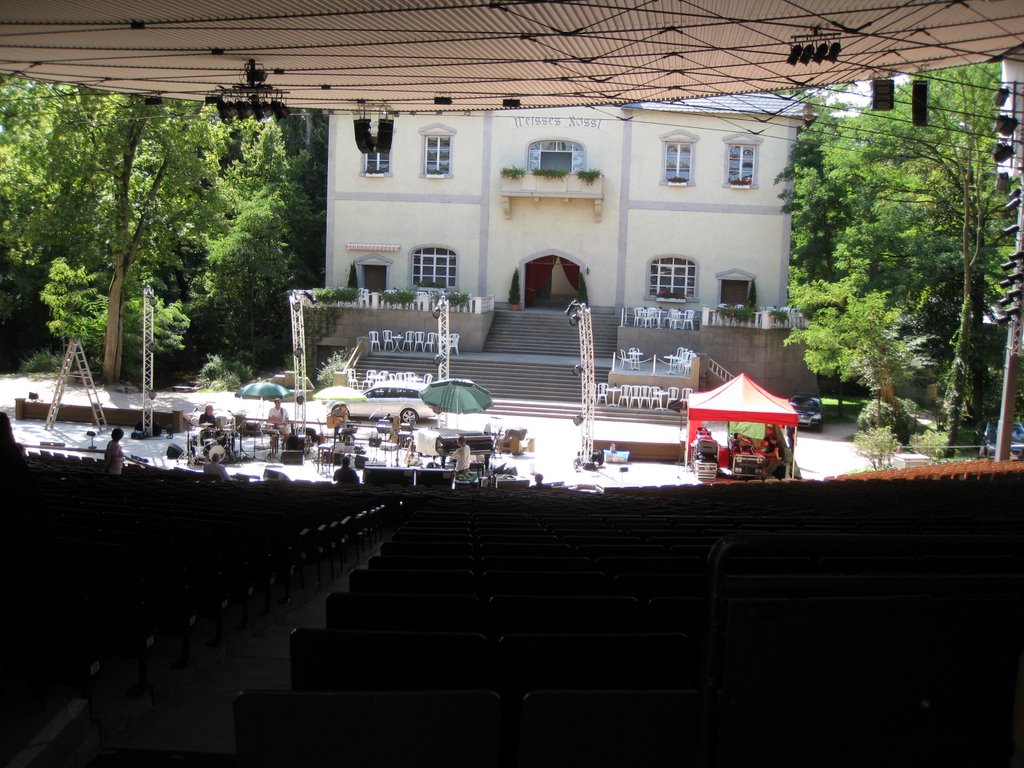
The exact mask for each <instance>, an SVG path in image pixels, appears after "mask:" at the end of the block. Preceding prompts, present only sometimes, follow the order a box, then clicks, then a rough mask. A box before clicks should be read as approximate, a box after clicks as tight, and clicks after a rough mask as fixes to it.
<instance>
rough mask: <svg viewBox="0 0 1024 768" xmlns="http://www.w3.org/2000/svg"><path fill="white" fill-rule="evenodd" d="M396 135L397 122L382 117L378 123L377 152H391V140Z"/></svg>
mask: <svg viewBox="0 0 1024 768" xmlns="http://www.w3.org/2000/svg"><path fill="white" fill-rule="evenodd" d="M394 134H395V121H394V120H392V119H391V118H390V117H382V118H381V119H380V120H378V121H377V143H376V147H377V151H378V152H380V153H381V154H386V153H388V152H390V151H391V139H392V137H393V136H394Z"/></svg>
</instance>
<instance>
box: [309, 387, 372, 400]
mask: <svg viewBox="0 0 1024 768" xmlns="http://www.w3.org/2000/svg"><path fill="white" fill-rule="evenodd" d="M313 399H314V400H365V399H366V395H364V394H363V393H362V392H360V391H359V390H358V389H354V388H352V387H345V386H342V385H340V384H339V385H338V386H334V387H327V388H326V389H321V390H320V391H319V392H317V393H316V394H314V395H313Z"/></svg>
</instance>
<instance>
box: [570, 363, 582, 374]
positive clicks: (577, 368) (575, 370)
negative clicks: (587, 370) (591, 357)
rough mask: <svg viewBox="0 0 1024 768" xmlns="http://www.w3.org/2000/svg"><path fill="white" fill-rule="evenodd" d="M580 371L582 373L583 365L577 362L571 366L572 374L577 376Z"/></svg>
mask: <svg viewBox="0 0 1024 768" xmlns="http://www.w3.org/2000/svg"><path fill="white" fill-rule="evenodd" d="M581 373H583V366H582V365H580V364H579V363H576V365H574V366H573V367H572V375H573V376H579V375H580V374H581Z"/></svg>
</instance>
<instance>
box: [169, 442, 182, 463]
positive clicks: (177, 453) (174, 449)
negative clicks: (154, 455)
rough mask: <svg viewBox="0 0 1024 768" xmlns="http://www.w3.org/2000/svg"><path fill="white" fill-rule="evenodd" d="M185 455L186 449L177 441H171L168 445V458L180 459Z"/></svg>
mask: <svg viewBox="0 0 1024 768" xmlns="http://www.w3.org/2000/svg"><path fill="white" fill-rule="evenodd" d="M184 455H185V449H184V448H182V447H181V446H180V445H178V444H177V443H171V444H170V445H168V446H167V458H168V459H180V458H181V457H182V456H184Z"/></svg>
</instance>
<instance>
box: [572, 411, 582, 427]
mask: <svg viewBox="0 0 1024 768" xmlns="http://www.w3.org/2000/svg"><path fill="white" fill-rule="evenodd" d="M572 423H573V424H575V425H576V426H577V427H578V426H579V425H580V424H582V423H583V417H582V416H581V415H580V414H578V413H577V414H576V415H575V416H573V417H572Z"/></svg>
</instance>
